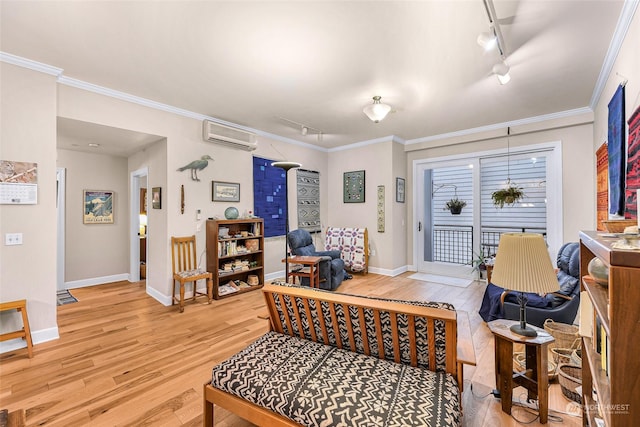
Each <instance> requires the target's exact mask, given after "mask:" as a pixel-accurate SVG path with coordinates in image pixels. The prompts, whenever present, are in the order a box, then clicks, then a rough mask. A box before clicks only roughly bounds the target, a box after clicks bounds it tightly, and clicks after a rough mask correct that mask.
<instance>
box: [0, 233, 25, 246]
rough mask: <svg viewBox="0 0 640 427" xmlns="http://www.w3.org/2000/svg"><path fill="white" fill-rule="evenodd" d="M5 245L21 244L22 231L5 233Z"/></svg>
mask: <svg viewBox="0 0 640 427" xmlns="http://www.w3.org/2000/svg"><path fill="white" fill-rule="evenodd" d="M4 244H5V246H12V245H21V244H22V233H7V234H5V235H4Z"/></svg>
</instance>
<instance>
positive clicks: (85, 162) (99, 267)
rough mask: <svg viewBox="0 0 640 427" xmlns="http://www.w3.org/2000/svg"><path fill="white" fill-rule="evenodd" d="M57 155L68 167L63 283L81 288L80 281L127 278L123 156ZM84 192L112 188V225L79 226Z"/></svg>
mask: <svg viewBox="0 0 640 427" xmlns="http://www.w3.org/2000/svg"><path fill="white" fill-rule="evenodd" d="M57 155H58V162H57V165H58V167H61V168H66V169H67V176H66V184H67V185H66V203H65V205H66V221H65V227H66V228H65V231H66V236H65V237H66V238H65V246H66V247H65V282H66V283H67V287H70V288H74V287H79V286H83V283H84V284H85V285H86V284H96V283H105V281H112V279H110V278H109V277H110V276H118V275H120V276H122V275H127V276H128V273H129V238H128V229H129V191H128V186H127V159H126V158H124V157H116V156H109V155H104V154H92V153H83V152H79V151H70V150H62V149H59V150H57ZM83 190H110V191H113V192H114V204H113V206H114V223H113V224H83V221H82V218H83V199H82V197H83ZM100 278H103V279H100ZM113 280H118V279H113ZM70 282H71V283H70ZM72 282H76V283H72Z"/></svg>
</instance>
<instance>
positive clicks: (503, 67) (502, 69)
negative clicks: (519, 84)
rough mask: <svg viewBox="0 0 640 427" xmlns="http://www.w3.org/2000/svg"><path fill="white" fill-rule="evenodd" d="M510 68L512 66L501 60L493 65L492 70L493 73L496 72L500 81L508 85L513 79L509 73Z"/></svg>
mask: <svg viewBox="0 0 640 427" xmlns="http://www.w3.org/2000/svg"><path fill="white" fill-rule="evenodd" d="M509 70H510V68H509V66H508V65H507V64H506V63H504V62H500V63H498V64H496V65H494V66H493V70H492V71H493V74H495V75H496V77H497V78H498V81H499V82H500V84H501V85H506V84H507V83H509V81H510V80H511V76H510V75H509Z"/></svg>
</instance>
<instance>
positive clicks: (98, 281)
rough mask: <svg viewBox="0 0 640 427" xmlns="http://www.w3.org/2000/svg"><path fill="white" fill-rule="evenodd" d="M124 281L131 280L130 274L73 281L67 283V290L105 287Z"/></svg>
mask: <svg viewBox="0 0 640 427" xmlns="http://www.w3.org/2000/svg"><path fill="white" fill-rule="evenodd" d="M123 280H129V273H122V274H114V275H111V276H102V277H91V278H89V279H82V280H73V281H71V282H65V283H64V286H65V287H66V289H77V288H85V287H87V286H95V285H103V284H105V283H111V282H121V281H123Z"/></svg>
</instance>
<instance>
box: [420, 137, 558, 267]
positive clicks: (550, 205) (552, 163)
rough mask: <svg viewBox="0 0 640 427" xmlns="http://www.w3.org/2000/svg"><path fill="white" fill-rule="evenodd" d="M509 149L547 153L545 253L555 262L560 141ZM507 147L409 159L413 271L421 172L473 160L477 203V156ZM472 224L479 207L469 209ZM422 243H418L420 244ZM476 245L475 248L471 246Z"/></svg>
mask: <svg viewBox="0 0 640 427" xmlns="http://www.w3.org/2000/svg"><path fill="white" fill-rule="evenodd" d="M509 152H510V153H511V154H524V153H534V152H544V153H545V156H546V157H547V159H546V161H547V171H546V173H547V183H552V184H551V185H547V245H548V247H549V255H550V256H551V260H552V262H554V263H555V260H556V257H557V253H558V250H559V249H560V246H562V243H563V235H564V232H563V223H562V212H563V205H562V187H563V184H562V143H561V142H560V141H551V142H545V143H540V144H531V145H523V146H518V147H515V148H514V147H512V148H511V149H510V150H509ZM506 154H507V149H506V148H504V149H496V150H486V151H478V152H472V153H465V154H457V155H451V156H443V157H436V158H424V159H416V160H414V161H413V165H412V166H413V200H414V201H415V203H414V204H413V221H414V224H413V230H414V231H413V233H414V234H413V260H412V262H413V266H414V271H420V269H419V266H420V265H421V264H420V261H419V260H420V258H421V257H422V258H424V257H423V250H422V249H421V248H424V235H423V234H422V232H421V231H418V225H419V222H421V221H422V219H423V218H424V194H425V192H424V185H423V181H422V176H423V173H424V170H425V169H434V168H435V167H436V166H438V167H445V166H451V165H455V164H458V165H459V164H461V163H462V162H464V161H465V160H466V161H467V162H468V163H472V162H474V159H475V160H476V161H477V165H475V163H474V184H473V193H474V194H473V204H474V206H478V207H479V206H480V179H479V178H480V167H479V163H480V159H481V158H483V157H492V156H501V155H502V156H504V155H506ZM473 220H474V225H475V224H480V209H474V213H473ZM473 240H474V251H476V252H479V250H480V227H474V236H473ZM421 245H422V246H421ZM476 245H477V246H478V247H477V248H476V247H475V246H476Z"/></svg>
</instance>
